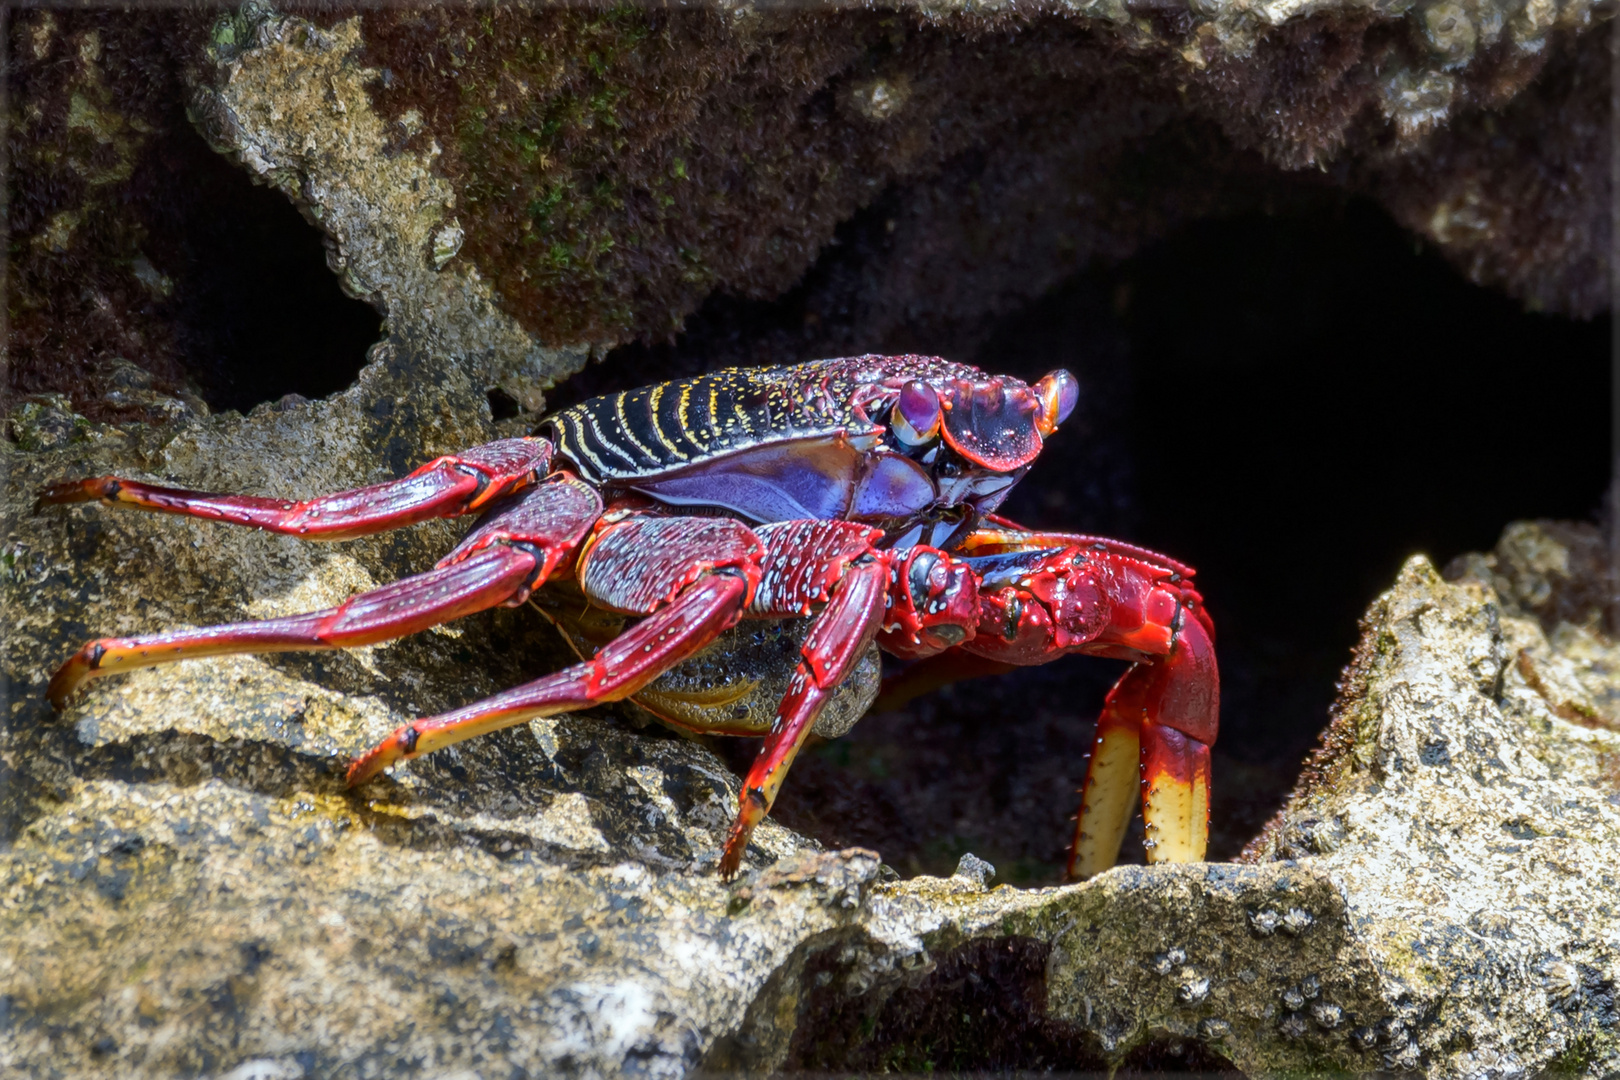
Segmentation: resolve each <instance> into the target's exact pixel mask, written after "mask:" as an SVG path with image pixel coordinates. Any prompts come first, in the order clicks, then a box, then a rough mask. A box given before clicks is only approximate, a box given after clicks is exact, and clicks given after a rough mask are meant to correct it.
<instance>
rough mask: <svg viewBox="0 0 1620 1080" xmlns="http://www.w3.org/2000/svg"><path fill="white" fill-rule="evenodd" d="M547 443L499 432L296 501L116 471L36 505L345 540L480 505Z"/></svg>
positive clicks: (47, 493) (541, 465) (527, 469)
mask: <svg viewBox="0 0 1620 1080" xmlns="http://www.w3.org/2000/svg"><path fill="white" fill-rule="evenodd" d="M550 461H551V443H549V442H547V441H546V440H545V439H534V438H523V439H502V440H500V441H499V442H492V443H485V444H484V445H483V446H476V447H473V448H472V449H471V450H466V451H463V452H462V453H460V454H449V455H446V456H445V457H441V458H435V459H434V460H432V461H430V462H428V463H427V464H426V465H423V466H422V467H421V468H419V469H417V470H416V471H415V472H413V473H411V474H410V475H409V476H405V477H402V478H401V479H399V480H390V481H387V482H386V483H382V484H373V485H371V486H370V487H363V488H356V489H354V490H352V491H339V492H335V493H333V494H330V495H321V496H318V497H316V498H313V499H308V500H305V501H303V502H294V501H291V500H288V499H267V498H263V497H261V496H258V495H216V494H212V493H209V492H203V491H185V490H182V489H179V488H167V487H159V486H157V485H156V484H147V483H143V482H141V481H139V480H125V479H123V478H122V477H117V476H97V477H94V478H92V479H89V480H68V481H64V482H62V483H58V484H52V485H51V486H50V487H47V488H45V489H44V490H43V491H41V492H40V495H39V500H38V502H37V503H36V504H35V506H36V508H37V507H39V506H44V505H49V504H54V503H78V502H91V501H93V500H96V499H99V500H101V501H102V502H105V503H108V504H109V505H114V504H116V505H122V506H133V507H136V508H137V509H141V510H154V511H157V512H159V513H165V514H181V515H184V516H186V517H200V518H208V519H210V520H212V521H224V522H229V523H231V524H233V525H250V526H253V527H254V528H259V529H268V530H269V531H271V532H278V533H289V534H291V535H294V536H302V537H303V538H305V539H306V540H348V539H351V538H352V537H356V536H367V535H369V534H371V533H377V532H383V531H385V530H388V529H397V528H400V527H402V526H405V525H414V524H415V523H417V522H419V521H426V520H428V519H429V518H436V517H455V516H457V515H459V514H466V513H470V512H472V511H475V510H481V509H483V508H484V507H485V506H488V505H489V504H490V502H491V501H493V500H494V499H497V498H499V497H500V496H502V495H509V494H511V493H513V492H515V491H520V490H522V489H523V488H525V487H528V486H530V485H531V484H533V483H535V482H536V480H537V479H538V478H540V477H542V476H544V475H545V473H546V469H547V467H548V465H549V464H550Z"/></svg>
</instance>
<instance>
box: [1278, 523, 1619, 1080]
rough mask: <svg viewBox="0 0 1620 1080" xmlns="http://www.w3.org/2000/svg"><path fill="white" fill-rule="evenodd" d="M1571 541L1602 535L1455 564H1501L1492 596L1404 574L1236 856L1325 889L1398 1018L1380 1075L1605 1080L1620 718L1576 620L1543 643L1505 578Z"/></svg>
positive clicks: (1612, 1025)
mask: <svg viewBox="0 0 1620 1080" xmlns="http://www.w3.org/2000/svg"><path fill="white" fill-rule="evenodd" d="M1572 537H1573V538H1576V539H1578V540H1580V541H1584V545H1583V546H1588V545H1590V543H1591V542H1592V541H1594V540H1596V538H1597V537H1596V531H1595V530H1593V529H1591V528H1590V527H1584V528H1582V527H1574V528H1571V527H1568V526H1563V527H1553V528H1551V529H1549V528H1547V527H1544V526H1536V525H1529V524H1520V525H1515V526H1512V527H1510V528H1509V529H1508V530H1507V532H1506V533H1505V534H1504V536H1503V541H1502V544H1501V545H1499V547H1498V549H1497V554H1496V557H1495V558H1494V559H1489V560H1477V561H1476V560H1468V561H1467V562H1466V563H1465V564H1464V565H1465V566H1466V565H1478V564H1479V563H1481V562H1484V563H1496V564H1498V565H1499V566H1501V568H1502V569H1504V570H1506V571H1507V575H1504V577H1506V578H1507V580H1508V581H1511V582H1513V585H1512V587H1510V588H1509V589H1508V590H1507V591H1506V597H1507V599H1506V602H1504V601H1503V599H1500V598H1499V597H1498V595H1497V594H1496V593H1495V592H1494V591H1493V590H1492V589H1491V588H1490V587H1489V586H1487V585H1484V584H1481V583H1477V582H1474V581H1462V582H1459V583H1458V584H1454V585H1451V584H1446V583H1444V582H1442V581H1441V580H1440V579H1439V576H1438V575H1437V574H1436V573H1435V572H1434V569H1433V568H1432V567H1431V566H1430V565H1429V564H1428V563H1427V562H1426V561H1424V560H1422V559H1420V558H1419V559H1414V560H1413V561H1412V562H1410V563H1409V564H1408V565H1407V567H1406V568H1405V569H1404V570H1403V571H1402V573H1401V577H1400V579H1399V580H1398V581H1397V582H1396V585H1395V587H1394V589H1393V590H1391V591H1390V592H1389V593H1387V594H1385V595H1384V596H1383V597H1381V598H1380V599H1379V600H1378V602H1377V603H1376V604H1374V606H1373V608H1372V610H1371V611H1370V612H1369V614H1368V617H1367V619H1366V621H1365V623H1364V633H1363V637H1362V641H1361V644H1360V645H1359V646H1358V648H1357V650H1356V655H1355V659H1354V662H1353V663H1352V664H1351V667H1350V669H1349V671H1348V673H1347V675H1346V678H1345V682H1344V684H1343V689H1342V693H1341V698H1340V703H1339V705H1338V708H1337V709H1336V715H1335V719H1334V722H1333V724H1332V726H1331V727H1330V728H1329V729H1328V732H1327V734H1326V735H1325V736H1324V740H1323V748H1322V750H1321V751H1320V752H1319V753H1318V755H1317V756H1316V758H1315V759H1314V760H1313V762H1312V763H1311V764H1310V765H1308V766H1307V770H1306V773H1305V776H1304V778H1303V779H1302V781H1301V784H1300V787H1299V790H1298V791H1296V793H1295V795H1294V797H1293V798H1292V799H1291V800H1290V802H1289V804H1288V806H1287V807H1286V808H1285V809H1284V811H1283V812H1282V813H1281V814H1280V815H1279V817H1278V819H1277V820H1276V821H1275V822H1273V823H1272V825H1271V826H1270V827H1269V829H1268V830H1267V833H1266V834H1265V835H1264V836H1263V837H1261V838H1260V839H1259V840H1257V841H1256V842H1255V844H1254V845H1252V847H1251V852H1250V854H1251V856H1252V857H1253V858H1255V859H1258V860H1271V859H1278V858H1298V859H1300V860H1301V865H1302V866H1308V867H1310V868H1312V869H1313V870H1316V871H1318V872H1321V873H1323V874H1325V875H1326V876H1327V877H1328V878H1329V879H1331V880H1332V881H1333V882H1334V884H1335V886H1336V888H1338V889H1339V890H1340V892H1341V894H1342V896H1343V898H1344V901H1345V904H1346V906H1347V908H1348V910H1349V914H1350V917H1351V919H1352V920H1353V925H1354V926H1355V928H1356V936H1357V938H1358V939H1359V944H1360V945H1361V947H1362V948H1364V949H1365V950H1366V953H1367V955H1368V957H1369V959H1370V962H1371V964H1372V965H1373V969H1374V970H1375V971H1376V973H1377V980H1378V985H1379V991H1378V992H1379V994H1380V996H1381V997H1382V998H1383V1000H1384V1001H1385V1003H1386V1007H1387V1010H1388V1012H1389V1014H1390V1016H1391V1017H1392V1018H1393V1021H1392V1022H1393V1023H1394V1024H1395V1026H1393V1027H1387V1026H1386V1027H1385V1028H1380V1027H1378V1026H1376V1025H1374V1027H1373V1028H1372V1031H1373V1034H1374V1035H1375V1036H1376V1040H1375V1041H1376V1044H1377V1048H1378V1050H1379V1051H1380V1052H1381V1053H1382V1054H1383V1055H1384V1058H1383V1062H1384V1067H1385V1068H1393V1069H1417V1068H1422V1069H1423V1070H1425V1071H1426V1072H1429V1073H1432V1074H1434V1075H1447V1076H1452V1075H1455V1076H1465V1075H1467V1076H1475V1075H1519V1074H1521V1073H1523V1074H1533V1073H1538V1072H1541V1071H1543V1070H1548V1071H1552V1072H1573V1073H1580V1074H1582V1075H1593V1076H1597V1075H1605V1074H1608V1073H1611V1072H1612V1071H1613V1070H1614V1069H1616V1068H1617V1067H1620V1014H1617V1012H1616V1002H1615V984H1616V982H1617V981H1620V947H1617V945H1616V943H1617V942H1620V906H1617V903H1616V900H1617V898H1620V875H1617V874H1616V871H1615V868H1614V865H1613V858H1612V856H1613V852H1614V851H1615V850H1620V774H1617V770H1616V764H1615V763H1616V762H1617V761H1620V756H1617V755H1620V735H1617V732H1620V725H1617V724H1616V719H1615V715H1614V714H1613V713H1612V712H1607V711H1606V710H1605V709H1604V708H1600V707H1599V706H1598V705H1597V704H1596V703H1597V702H1598V701H1603V702H1605V703H1606V702H1608V701H1611V700H1613V695H1614V684H1613V680H1614V674H1613V673H1614V672H1615V671H1616V670H1617V668H1616V667H1615V665H1616V663H1617V662H1620V649H1617V647H1616V646H1615V644H1614V643H1613V642H1612V641H1610V640H1608V639H1607V638H1600V637H1598V636H1597V635H1596V634H1595V633H1593V631H1592V629H1591V628H1590V625H1589V624H1583V625H1571V624H1570V623H1566V622H1561V621H1560V622H1559V623H1558V625H1557V626H1556V627H1555V628H1554V629H1553V631H1552V633H1551V635H1550V637H1549V635H1548V634H1546V633H1544V631H1543V628H1542V626H1541V625H1540V624H1538V623H1537V622H1536V621H1535V620H1534V619H1531V618H1527V617H1525V616H1524V615H1522V614H1517V613H1516V612H1517V610H1518V604H1517V602H1516V601H1517V600H1518V598H1519V597H1520V596H1522V595H1523V592H1524V591H1523V584H1524V578H1523V576H1509V575H1514V573H1515V571H1523V570H1524V569H1526V563H1528V562H1531V561H1533V560H1528V559H1526V560H1523V561H1520V560H1521V558H1522V557H1523V556H1524V555H1526V554H1527V553H1531V552H1539V553H1541V554H1542V555H1543V556H1546V555H1547V554H1549V553H1551V552H1556V551H1560V550H1562V551H1563V552H1564V553H1565V555H1566V556H1567V554H1568V550H1569V549H1568V547H1566V546H1565V545H1566V544H1568V543H1569V541H1570V539H1571V538H1572ZM1550 561H1553V560H1550V559H1548V560H1545V561H1544V562H1543V565H1542V567H1541V569H1542V570H1543V571H1545V570H1548V569H1550V568H1549V567H1548V566H1547V565H1546V562H1550ZM1557 562H1558V563H1559V568H1562V569H1566V570H1567V568H1568V566H1569V562H1570V560H1569V559H1567V558H1565V559H1561V560H1557ZM1591 589H1592V585H1591V583H1590V582H1587V581H1580V582H1578V583H1576V590H1574V591H1576V592H1577V593H1586V594H1588V595H1589V594H1590V590H1591ZM1532 595H1535V596H1537V597H1538V598H1539V599H1540V601H1541V605H1542V606H1543V607H1544V609H1545V610H1565V611H1573V610H1576V608H1577V606H1578V605H1577V604H1575V603H1573V602H1570V603H1568V605H1567V606H1564V607H1562V608H1561V607H1560V605H1559V604H1558V603H1557V601H1554V600H1553V599H1552V597H1551V596H1550V595H1548V594H1547V593H1546V592H1544V591H1542V590H1539V589H1538V590H1534V592H1533V594H1532ZM1598 610H1601V609H1598ZM1366 1026H1367V1025H1366V1024H1361V1025H1359V1026H1358V1027H1357V1029H1356V1030H1361V1028H1364V1027H1366Z"/></svg>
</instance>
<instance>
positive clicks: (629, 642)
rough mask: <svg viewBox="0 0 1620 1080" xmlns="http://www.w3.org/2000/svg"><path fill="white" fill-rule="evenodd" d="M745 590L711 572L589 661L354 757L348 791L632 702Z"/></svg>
mask: <svg viewBox="0 0 1620 1080" xmlns="http://www.w3.org/2000/svg"><path fill="white" fill-rule="evenodd" d="M748 589H749V583H748V580H747V578H746V576H745V575H743V574H740V573H734V572H727V571H722V572H719V573H712V574H706V575H704V576H703V577H702V578H701V579H700V580H698V581H696V582H694V583H693V584H691V585H689V586H687V587H686V588H685V590H684V591H682V593H681V595H680V596H679V597H678V598H676V599H675V600H674V601H673V602H672V603H670V604H669V605H668V606H666V607H664V608H662V609H661V610H659V611H658V612H656V613H655V614H653V615H650V616H648V617H647V618H646V619H643V620H642V621H641V622H639V623H637V624H636V625H635V626H632V627H631V628H630V629H628V630H626V631H625V632H624V633H622V634H620V635H619V636H618V637H616V638H614V639H613V641H611V642H609V643H608V644H607V645H605V646H603V647H602V649H601V651H600V652H598V653H597V654H596V655H595V656H593V657H592V658H591V659H589V660H586V661H585V662H584V663H581V664H575V665H574V666H573V667H569V668H564V669H563V670H562V671H559V672H557V673H555V674H553V675H547V676H546V677H545V678H543V679H536V680H535V681H534V682H531V683H526V684H524V685H523V686H519V687H516V688H514V689H511V690H507V691H505V692H503V693H499V694H496V695H495V696H494V697H489V698H485V699H484V700H483V701H480V702H476V703H475V704H472V705H468V706H466V707H465V708H461V709H457V710H455V711H454V712H447V713H441V714H440V715H438V716H432V717H428V718H427V719H425V720H415V721H412V722H411V723H409V724H406V725H405V726H403V727H401V728H400V729H399V730H397V731H395V732H394V733H393V734H392V735H390V736H388V738H386V739H384V740H383V741H382V742H380V743H378V744H377V745H376V746H375V747H373V748H372V749H370V750H368V751H366V752H365V753H364V754H362V755H360V756H359V757H358V758H356V759H355V761H354V764H352V765H350V766H349V777H348V780H349V786H350V787H355V786H357V785H359V784H363V783H365V782H366V781H367V780H370V779H371V778H372V777H373V776H376V775H377V774H378V773H380V772H382V771H383V770H384V769H386V768H388V767H389V766H390V765H393V764H395V763H396V762H400V761H409V760H411V759H412V758H417V757H421V756H422V755H423V754H427V753H431V752H432V751H434V750H438V749H441V748H443V747H446V746H449V745H451V744H452V743H458V742H461V741H462V740H463V739H470V738H472V737H474V736H475V735H483V734H486V733H488V732H491V731H499V730H500V729H502V728H508V727H513V726H514V725H517V724H521V723H523V722H525V721H527V720H532V719H534V718H536V717H540V716H552V715H554V714H556V713H560V712H569V711H571V710H575V709H586V708H589V707H590V706H592V705H596V704H600V703H601V702H604V701H618V700H620V699H621V698H626V697H629V696H630V695H631V694H634V693H635V692H636V691H638V690H640V689H641V688H642V687H644V686H646V685H647V684H648V683H650V682H652V681H653V680H654V679H656V678H657V677H658V676H659V675H661V674H663V673H664V672H665V671H666V670H668V669H669V668H671V667H674V666H675V665H676V664H678V663H680V662H681V661H682V660H685V659H686V658H687V657H689V656H691V655H693V654H694V653H697V652H699V651H701V650H702V649H703V647H704V646H705V645H707V644H709V643H710V642H711V641H713V640H714V639H715V638H717V637H719V636H720V635H721V634H722V633H724V632H725V631H726V630H727V629H729V628H730V627H731V626H732V625H734V624H735V623H736V622H737V618H738V616H739V615H740V614H741V613H742V608H743V605H744V604H745V603H746V602H747V599H748Z"/></svg>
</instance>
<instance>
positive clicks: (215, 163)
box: [152, 124, 382, 412]
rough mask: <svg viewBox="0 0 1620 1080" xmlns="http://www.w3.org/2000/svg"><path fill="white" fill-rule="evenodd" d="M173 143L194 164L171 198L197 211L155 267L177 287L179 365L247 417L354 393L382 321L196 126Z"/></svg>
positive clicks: (309, 230)
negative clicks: (281, 405) (287, 401)
mask: <svg viewBox="0 0 1620 1080" xmlns="http://www.w3.org/2000/svg"><path fill="white" fill-rule="evenodd" d="M174 141H175V142H177V143H180V144H182V145H180V146H178V147H177V150H176V155H177V156H180V157H183V158H184V159H185V160H183V161H175V162H169V161H165V166H166V169H165V171H167V172H170V173H171V175H169V176H168V177H167V178H166V183H167V184H168V185H169V187H168V192H169V194H168V196H167V197H168V198H172V199H174V200H175V201H176V202H178V203H181V204H183V205H184V204H189V205H190V206H191V210H190V212H187V213H185V214H183V215H182V216H180V217H179V218H178V219H177V220H176V222H175V226H176V227H175V229H174V230H173V231H172V232H170V233H168V234H167V236H166V238H165V240H164V242H163V250H162V251H161V252H160V251H154V252H152V258H153V262H154V263H157V264H158V265H159V268H160V269H163V270H165V271H166V272H167V273H169V274H170V275H171V276H173V277H174V278H176V280H177V285H178V287H177V288H176V289H175V295H176V297H177V298H178V299H177V301H176V311H175V312H174V317H175V321H176V323H177V324H178V325H179V326H180V327H181V330H180V332H179V333H178V335H177V336H178V338H179V340H178V341H177V342H176V344H177V346H178V348H177V354H178V355H177V358H178V360H179V362H180V364H181V365H182V366H183V367H184V368H185V369H186V371H187V373H188V374H189V375H190V377H191V378H192V379H193V380H195V381H196V382H197V384H198V385H199V386H200V387H201V388H202V390H203V397H204V399H205V400H206V401H207V402H208V405H209V407H210V408H212V409H215V410H223V409H237V410H239V411H241V412H247V411H248V410H249V409H251V408H253V406H255V405H258V404H260V403H261V402H267V401H277V400H279V399H281V398H282V397H284V396H286V395H288V394H296V395H299V396H300V397H305V398H320V397H325V396H327V395H328V394H334V393H337V392H338V391H340V390H343V389H345V388H347V387H349V386H350V385H352V384H353V383H354V380H355V377H356V376H357V375H358V374H359V371H360V368H361V367H362V366H364V364H365V359H366V350H367V349H369V348H370V347H371V345H372V344H373V343H375V342H376V341H377V338H378V336H379V327H380V325H381V321H382V320H381V318H380V316H379V315H378V314H377V312H376V310H375V309H374V308H372V307H371V306H370V305H369V304H367V303H365V302H363V301H360V300H356V299H354V298H353V297H350V296H348V295H346V294H345V293H344V292H343V290H342V288H341V287H340V286H339V285H338V281H337V277H336V275H334V274H333V273H331V271H330V270H329V269H328V267H327V261H326V248H325V239H324V237H323V236H322V234H321V232H320V230H319V229H317V228H316V227H315V226H313V225H311V224H310V223H309V222H307V221H305V220H304V218H303V216H302V215H300V214H299V212H298V210H297V208H296V207H294V206H293V204H292V203H291V202H290V201H289V200H288V199H287V197H286V196H285V195H284V194H282V193H281V192H280V191H277V190H275V189H273V188H269V187H265V186H262V185H259V184H255V183H253V182H252V181H251V179H250V178H249V176H248V174H247V172H246V171H245V170H243V169H241V168H239V167H238V166H236V165H233V164H232V163H230V162H229V161H226V160H225V159H224V158H222V157H220V156H219V155H218V154H215V153H214V152H213V151H212V150H210V149H209V148H208V147H207V145H206V144H204V143H203V141H202V138H201V136H199V135H197V133H196V132H195V131H194V130H193V129H192V128H191V126H190V125H189V124H186V125H184V127H183V129H178V128H177V130H176V134H175V136H174ZM171 268H172V269H171Z"/></svg>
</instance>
